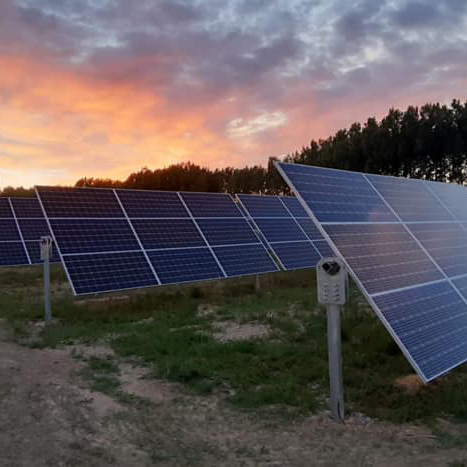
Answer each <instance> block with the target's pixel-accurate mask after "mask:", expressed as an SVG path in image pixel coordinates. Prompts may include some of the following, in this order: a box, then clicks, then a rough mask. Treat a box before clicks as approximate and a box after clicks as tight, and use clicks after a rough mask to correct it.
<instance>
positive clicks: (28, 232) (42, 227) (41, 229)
mask: <svg viewBox="0 0 467 467" xmlns="http://www.w3.org/2000/svg"><path fill="white" fill-rule="evenodd" d="M18 225H19V228H20V230H21V234H22V235H23V238H24V240H40V239H41V237H44V236H47V235H50V230H49V226H48V225H47V221H46V220H45V219H44V218H42V219H36V218H31V219H18Z"/></svg>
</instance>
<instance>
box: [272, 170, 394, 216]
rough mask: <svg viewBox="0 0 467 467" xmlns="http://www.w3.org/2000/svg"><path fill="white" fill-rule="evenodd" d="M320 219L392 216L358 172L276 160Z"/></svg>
mask: <svg viewBox="0 0 467 467" xmlns="http://www.w3.org/2000/svg"><path fill="white" fill-rule="evenodd" d="M279 166H280V167H282V169H283V170H284V171H285V172H286V175H287V177H288V178H289V180H290V181H291V183H292V184H293V185H294V187H295V188H296V190H297V191H298V192H299V193H300V195H301V197H302V199H303V200H304V201H305V202H306V203H307V205H308V206H309V208H310V209H311V210H312V211H313V213H314V215H315V216H316V218H317V219H318V220H319V221H320V222H335V221H339V222H392V221H396V220H397V219H396V217H395V216H394V215H393V214H392V213H391V211H390V209H389V208H388V207H387V206H386V204H385V203H384V201H383V200H382V199H381V198H380V197H379V196H378V194H377V193H376V192H375V190H374V189H373V188H372V186H371V185H370V184H369V183H368V182H367V181H366V180H365V178H364V177H363V175H362V174H359V173H351V172H343V171H336V170H332V169H323V168H318V167H311V166H302V165H297V164H279Z"/></svg>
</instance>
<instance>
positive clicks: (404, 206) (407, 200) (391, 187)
mask: <svg viewBox="0 0 467 467" xmlns="http://www.w3.org/2000/svg"><path fill="white" fill-rule="evenodd" d="M366 177H367V178H368V179H369V180H370V181H371V183H372V184H373V186H374V187H375V188H376V189H377V190H378V192H379V193H380V194H381V195H382V196H383V197H384V199H385V200H386V201H387V202H388V203H389V205H390V206H391V208H392V209H394V211H395V212H396V214H397V215H398V216H399V217H400V218H401V220H402V221H405V222H414V221H451V220H453V217H452V216H451V215H450V214H449V213H448V212H447V211H446V209H444V208H443V206H442V205H441V203H440V202H439V201H438V200H437V199H436V198H435V196H434V195H433V194H432V193H431V192H430V191H429V190H428V188H427V187H426V183H424V182H423V181H422V180H414V179H408V178H396V177H384V176H381V175H367V176H366Z"/></svg>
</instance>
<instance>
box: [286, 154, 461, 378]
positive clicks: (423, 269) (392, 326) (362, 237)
mask: <svg viewBox="0 0 467 467" xmlns="http://www.w3.org/2000/svg"><path fill="white" fill-rule="evenodd" d="M278 168H279V170H280V172H281V173H282V175H283V176H284V178H285V179H286V181H287V182H288V184H289V185H290V187H291V188H292V189H293V190H294V191H295V193H296V194H297V196H298V197H299V199H300V200H301V203H302V205H303V206H304V207H305V208H306V209H307V212H308V213H309V214H310V215H311V216H312V218H314V220H315V221H316V222H317V225H319V228H320V229H321V231H322V233H324V234H325V238H327V239H328V240H329V242H330V245H331V246H332V248H333V249H335V251H336V252H338V253H339V255H340V256H341V257H342V258H343V259H344V261H345V263H346V264H347V267H348V269H349V271H350V273H351V275H352V276H353V278H354V279H355V281H356V282H357V284H358V285H359V286H360V288H361V289H362V291H363V292H364V294H365V295H366V297H367V299H368V301H369V303H370V304H371V305H372V307H373V309H374V310H375V312H376V313H377V314H378V316H379V317H380V318H381V320H382V321H383V323H384V324H385V326H386V327H387V329H388V330H389V332H390V333H391V334H392V336H393V337H394V339H395V340H396V342H397V343H398V345H399V346H400V347H401V349H402V351H403V352H404V354H405V355H406V357H407V358H408V360H409V361H410V362H411V364H412V366H413V367H414V369H415V370H416V371H417V372H418V374H419V375H420V377H421V378H422V379H423V380H424V381H425V382H427V381H430V380H432V379H434V378H436V377H438V376H440V375H442V374H444V373H446V372H447V371H449V370H450V369H452V368H454V367H456V366H458V365H460V364H461V363H463V362H465V361H466V360H467V190H466V189H465V188H462V187H460V186H458V185H451V184H443V183H437V182H427V181H422V180H413V179H412V180H411V179H405V178H395V177H386V176H378V175H365V174H361V173H356V172H346V171H339V170H332V169H324V168H318V167H311V166H302V165H298V164H283V163H280V164H278Z"/></svg>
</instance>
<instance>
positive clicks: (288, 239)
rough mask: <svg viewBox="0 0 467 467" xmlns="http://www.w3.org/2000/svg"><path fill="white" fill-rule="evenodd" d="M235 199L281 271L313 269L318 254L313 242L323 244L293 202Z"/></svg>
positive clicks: (268, 198) (276, 198)
mask: <svg viewBox="0 0 467 467" xmlns="http://www.w3.org/2000/svg"><path fill="white" fill-rule="evenodd" d="M237 199H238V200H239V204H240V205H241V206H242V207H243V209H244V210H245V212H247V213H248V215H249V216H250V218H251V220H252V222H253V224H254V225H255V226H256V229H257V230H258V231H259V232H261V234H262V236H263V238H264V239H265V242H266V243H267V245H268V247H269V248H270V249H271V250H272V251H273V252H274V254H275V255H276V257H277V258H278V260H279V261H280V263H281V266H282V267H283V268H284V269H300V268H314V267H315V266H316V264H317V263H318V261H319V260H320V259H321V254H320V251H319V250H318V248H317V246H316V245H315V244H314V241H315V240H319V241H321V242H323V243H324V244H326V241H325V240H324V238H323V236H322V235H321V233H320V232H319V230H318V229H317V228H316V226H315V225H314V224H313V221H312V220H311V219H310V217H309V216H308V214H307V213H306V211H305V210H304V209H303V207H301V205H300V202H299V201H298V200H297V199H295V198H293V197H279V196H257V195H237ZM320 246H321V247H322V251H323V252H324V251H325V248H324V246H323V245H320Z"/></svg>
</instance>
